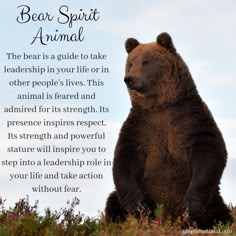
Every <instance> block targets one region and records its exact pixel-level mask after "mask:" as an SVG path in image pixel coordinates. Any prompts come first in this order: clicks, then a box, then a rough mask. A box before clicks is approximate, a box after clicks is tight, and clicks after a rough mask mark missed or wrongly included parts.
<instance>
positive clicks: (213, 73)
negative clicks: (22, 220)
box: [0, 0, 236, 215]
mask: <svg viewBox="0 0 236 236" xmlns="http://www.w3.org/2000/svg"><path fill="white" fill-rule="evenodd" d="M21 4H26V5H29V6H30V7H31V10H32V12H38V13H39V12H49V13H51V14H52V15H55V17H56V16H58V9H59V7H60V6H61V5H64V4H65V1H45V0H42V1H38V2H36V1H35V2H32V1H29V0H28V1H24V2H22V1H16V0H14V1H5V2H4V3H2V7H1V14H0V15H1V16H0V17H1V29H2V34H1V45H0V52H1V53H0V61H1V65H2V66H1V80H0V84H1V86H0V89H1V93H0V94H1V95H0V96H1V99H0V107H1V110H0V113H1V114H0V117H1V120H0V121H1V122H0V129H1V132H0V140H1V143H2V145H1V146H0V156H1V159H16V158H26V159H40V158H42V156H41V155H39V154H33V155H32V154H28V155H24V156H23V155H20V154H17V155H16V154H14V155H12V154H9V153H8V154H7V153H6V151H5V150H6V147H7V146H9V145H11V143H12V142H13V141H9V140H7V139H6V134H7V132H13V129H6V127H5V122H6V120H9V119H41V118H44V116H42V117H39V116H38V115H37V116H34V115H31V116H30V115H27V116H26V115H24V114H19V115H16V114H15V115H10V114H8V115H6V114H4V113H3V110H2V109H3V107H5V106H9V105H11V104H14V105H21V104H27V105H33V104H34V102H32V101H27V102H25V101H19V100H16V98H15V94H16V93H18V91H26V92H27V91H28V88H24V89H23V88H20V90H19V88H13V87H11V88H9V86H8V82H9V80H13V79H15V78H19V79H25V80H32V79H34V80H37V79H40V80H43V79H45V80H49V79H51V78H54V79H65V78H67V77H68V76H69V78H71V79H87V78H90V77H91V76H92V77H93V78H95V79H99V78H102V79H103V80H104V81H105V86H104V87H101V88H95V89H94V88H93V89H92V90H91V91H96V93H97V99H96V101H94V102H93V103H94V105H101V104H102V105H103V106H108V107H110V112H109V114H96V115H91V116H89V115H87V116H82V115H76V114H70V115H68V114H67V115H64V116H63V117H61V118H63V119H68V120H75V119H105V120H106V121H107V126H106V128H105V131H106V133H107V138H106V140H105V142H103V143H102V145H105V146H106V147H107V152H106V153H105V157H104V156H101V154H99V155H98V158H106V159H109V160H112V158H113V151H114V147H115V143H116V140H117V137H118V133H119V129H120V126H121V125H122V123H123V121H124V120H125V118H126V116H127V114H128V112H129V109H130V101H129V96H128V93H127V90H126V87H125V85H124V83H123V78H124V65H125V60H126V52H125V49H124V41H125V40H126V38H128V37H134V38H137V39H138V40H139V41H140V42H150V41H155V39H156V36H157V35H158V34H159V33H161V32H163V31H166V32H169V33H170V35H171V36H172V39H173V41H174V44H175V46H176V48H177V51H178V52H179V53H180V54H181V55H182V57H183V58H184V60H185V61H186V63H187V65H188V66H189V69H190V71H191V73H192V76H193V78H194V80H195V83H196V84H197V87H198V90H199V93H200V95H201V96H202V98H203V99H204V101H205V102H206V103H207V104H208V106H209V108H210V110H211V111H212V113H213V116H214V118H215V120H216V122H217V124H218V126H219V128H220V129H221V131H222V133H223V136H224V138H225V142H226V145H227V149H228V164H227V168H226V169H225V172H224V176H223V179H222V184H221V189H222V195H223V197H224V199H225V201H226V202H227V203H229V202H233V203H234V204H236V202H235V199H236V196H235V191H234V189H233V188H234V181H235V179H236V174H235V172H234V170H235V168H236V148H235V143H236V110H235V109H234V107H235V104H234V103H235V101H236V97H235V87H236V80H235V75H236V67H235V61H236V45H235V41H236V30H235V22H236V15H235V9H236V3H235V1H233V0H229V1H227V2H226V1H220V0H216V1H214V0H210V1H201V2H199V1H194V0H188V1H187V0H183V1H181V2H180V1H171V0H166V1H137V0H136V1H134V0H132V1H123V0H121V1H116V2H115V1H113V2H112V1H108V0H102V1H95V0H94V1H79V2H78V1H72V0H70V1H67V2H66V5H67V6H68V7H69V9H70V12H72V13H77V12H79V9H81V8H82V9H85V10H89V9H91V8H93V9H94V8H97V9H98V11H99V12H100V19H99V21H97V22H87V23H81V22H75V23H74V26H73V28H71V29H70V28H68V26H67V25H59V24H58V23H57V22H55V21H54V22H29V23H27V24H19V23H17V22H16V17H17V16H18V15H19V10H18V9H17V6H19V5H21ZM81 25H83V26H84V33H85V36H86V37H85V40H84V41H83V42H82V43H79V42H78V43H52V44H49V45H47V46H43V45H40V44H39V43H37V44H36V43H35V44H33V45H30V43H31V42H32V37H33V36H34V35H35V34H36V32H37V31H38V29H39V27H43V30H44V31H45V33H50V32H55V29H58V30H59V31H60V32H76V30H77V29H78V28H79V27H80V26H81ZM9 52H15V53H19V54H20V53H22V52H26V53H31V54H37V53H43V52H44V53H47V54H58V53H67V52H78V53H96V52H101V53H104V54H107V60H106V61H105V62H91V61H90V62H84V61H63V62H55V61H40V63H38V62H36V61H33V62H31V61H23V62H22V61H9V60H7V58H6V53H9ZM78 63H79V64H85V65H88V66H93V65H94V66H96V65H98V66H102V65H105V66H107V67H109V69H110V73H109V74H106V75H104V74H99V73H98V74H96V75H91V74H90V75H86V76H85V75H83V76H82V75H79V76H78V75H77V74H72V75H68V74H67V75H53V76H52V75H47V74H44V75H43V76H39V75H34V76H32V75H6V74H4V73H3V66H4V65H6V66H14V65H19V64H20V65H24V66H26V65H27V66H30V65H33V64H34V65H38V64H40V65H42V66H47V65H49V66H76V65H77V64H78ZM80 76H81V77H80ZM56 90H58V91H59V92H64V93H69V92H70V91H74V92H75V91H76V89H71V88H67V89H66V88H63V90H62V89H58V88H55V89H54V90H50V91H56ZM34 91H37V92H41V91H43V89H41V88H39V89H35V90H34ZM46 91H47V90H46ZM48 91H49V90H48ZM84 91H87V92H89V91H90V90H86V89H85V90H84ZM77 102H78V101H69V102H68V101H63V102H60V105H74V106H76V105H77V106H78V103H77ZM79 102H80V101H79ZM35 103H36V104H37V105H39V104H43V105H45V106H50V105H52V104H54V105H58V102H55V101H53V102H52V101H47V100H45V101H36V102H35ZM84 104H85V103H84ZM89 104H90V103H89ZM79 105H81V103H79ZM85 105H86V104H85ZM45 118H47V119H55V118H59V116H58V115H55V114H48V115H45ZM26 130H27V129H26ZM69 130H70V129H69ZM65 131H66V129H61V132H65ZM70 131H71V132H72V131H73V129H71V130H70ZM100 131H104V128H101V130H100ZM17 132H23V130H22V129H21V128H17ZM34 132H40V129H37V128H35V130H34ZM51 132H57V130H56V131H55V130H51ZM21 144H22V145H27V144H29V143H28V142H25V143H24V142H22V143H21ZM56 144H58V145H69V144H70V143H69V142H68V141H64V142H63V141H60V142H59V141H58V142H57V143H56ZM32 145H36V144H35V142H32ZM81 145H89V143H86V142H85V143H83V144H81ZM94 145H101V143H94ZM46 157H47V158H56V155H47V156H46ZM76 157H77V156H76V155H73V154H72V155H70V158H76ZM93 157H94V156H92V155H91V156H90V155H89V154H87V156H86V157H85V158H88V159H89V158H93ZM61 158H65V157H63V156H61ZM0 169H1V176H0V178H1V183H2V188H1V189H2V191H1V195H2V196H3V197H4V198H7V199H8V203H9V204H11V203H13V202H14V201H16V200H17V199H19V198H20V197H23V196H26V194H29V195H30V199H32V201H34V200H35V199H39V200H40V204H39V206H40V208H41V209H43V208H45V207H46V206H51V207H53V208H57V209H59V208H60V207H61V206H62V205H65V203H66V201H67V199H70V198H72V197H74V195H73V194H68V195H65V194H33V193H32V194H31V191H30V186H33V185H35V184H37V183H41V182H40V181H39V182H37V181H36V182H34V181H32V180H26V181H20V180H19V181H17V180H16V181H11V182H10V181H9V180H8V179H9V173H13V172H14V173H17V172H27V171H29V167H24V168H23V167H20V169H13V168H8V169H7V168H3V167H2V166H0ZM32 169H34V168H32ZM37 170H38V169H36V168H35V171H37ZM88 170H89V171H90V170H91V168H89V169H88ZM92 170H94V171H102V172H103V173H104V179H103V180H102V181H98V182H95V181H94V182H86V181H84V182H78V183H77V185H79V186H81V189H82V192H81V193H80V196H79V197H80V199H81V205H80V210H81V212H83V213H85V214H89V215H96V214H97V211H98V210H103V208H104V204H105V200H106V196H107V195H108V193H109V192H110V191H112V189H113V181H112V174H111V168H103V169H99V170H97V169H92ZM40 171H42V172H44V171H45V172H47V171H50V168H48V169H46V168H45V169H40ZM72 171H75V172H77V171H81V170H78V169H73V170H72ZM52 182H53V184H58V183H59V182H60V181H56V180H54V181H52ZM52 182H50V183H52ZM66 183H67V182H66V181H65V184H66ZM71 183H72V182H69V184H71ZM94 196H96V201H94ZM55 199H57V201H55Z"/></svg>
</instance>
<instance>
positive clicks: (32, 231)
mask: <svg viewBox="0 0 236 236" xmlns="http://www.w3.org/2000/svg"><path fill="white" fill-rule="evenodd" d="M4 203H5V201H4V200H2V199H0V236H95V235H96V236H160V235H176V236H178V235H191V234H192V235H201V236H204V235H211V236H213V235H222V236H223V235H236V223H235V222H234V223H233V224H232V225H231V226H230V227H228V226H226V225H217V226H215V228H214V230H213V231H200V230H198V229H196V228H190V229H187V230H182V229H181V227H180V226H179V225H180V223H181V222H177V223H176V224H175V225H171V223H170V222H168V221H167V222H165V223H163V222H161V220H160V218H159V220H158V219H157V220H155V221H153V222H150V220H149V219H148V217H146V216H143V217H141V218H140V219H136V218H134V217H132V216H128V218H127V220H126V221H125V222H124V223H122V224H108V223H106V222H105V220H104V216H103V215H100V216H98V217H97V218H89V217H84V216H83V215H82V214H81V213H80V212H77V213H75V208H76V207H77V206H78V204H79V201H78V199H73V200H72V202H68V203H67V206H66V207H65V208H61V209H60V210H59V211H54V212H52V211H51V210H50V209H46V210H45V213H44V215H43V216H40V215H39V213H38V209H37V205H38V202H36V203H35V204H34V205H33V206H31V205H30V204H29V199H28V197H27V198H23V199H20V200H19V201H18V202H17V203H15V206H14V207H13V208H9V209H5V206H4ZM231 209H232V215H233V216H234V219H235V220H236V208H235V207H231ZM160 212H161V211H159V213H160ZM159 213H158V214H159ZM219 232H220V234H219Z"/></svg>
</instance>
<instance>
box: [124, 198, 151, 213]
mask: <svg viewBox="0 0 236 236" xmlns="http://www.w3.org/2000/svg"><path fill="white" fill-rule="evenodd" d="M121 206H122V208H123V209H124V210H125V211H127V212H129V213H131V214H135V215H140V214H146V212H148V211H149V209H148V206H147V204H146V202H145V200H144V197H143V195H142V194H140V193H136V194H127V195H126V196H125V197H124V198H123V201H122V203H121Z"/></svg>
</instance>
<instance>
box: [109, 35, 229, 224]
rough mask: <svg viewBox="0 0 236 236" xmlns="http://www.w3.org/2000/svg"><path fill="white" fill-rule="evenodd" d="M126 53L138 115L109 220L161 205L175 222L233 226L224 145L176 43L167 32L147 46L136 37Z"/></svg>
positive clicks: (120, 157) (123, 151)
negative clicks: (185, 217)
mask: <svg viewBox="0 0 236 236" xmlns="http://www.w3.org/2000/svg"><path fill="white" fill-rule="evenodd" d="M125 47H126V51H127V53H128V58H127V62H126V74H125V78H124V81H125V83H126V85H127V87H128V91H129V94H130V98H131V102H132V108H131V111H130V113H129V116H128V118H127V120H126V121H125V122H124V124H123V126H122V128H121V131H120V135H119V139H118V142H117V145H116V149H115V156H114V163H113V177H114V183H115V187H116V191H114V192H112V193H111V194H110V196H109V197H108V199H107V203H106V208H105V215H106V219H108V220H112V221H117V220H124V219H125V217H126V215H127V213H128V212H131V213H133V214H135V215H137V214H138V213H139V211H140V209H146V210H147V211H151V212H153V210H154V209H155V208H156V207H157V204H159V205H160V204H162V205H164V217H168V216H170V217H171V219H172V221H175V220H176V219H177V218H178V216H181V215H182V214H183V213H184V212H186V211H187V212H188V213H189V215H190V219H191V220H192V221H194V222H196V223H197V226H198V227H199V228H203V229H205V228H212V227H213V225H214V224H215V223H217V222H223V223H227V222H231V221H232V216H231V215H230V210H229V209H228V208H227V206H226V205H225V203H224V201H223V199H222V197H221V195H220V190H219V184H220V179H221V176H222V173H223V170H224V168H225V165H226V160H227V151H226V147H225V143H224V140H223V137H222V135H221V132H220V131H219V129H218V127H217V125H216V123H215V121H214V119H213V117H212V115H211V112H210V111H209V110H208V108H207V106H206V104H205V103H204V102H203V101H202V99H201V97H200V96H199V94H198V91H197V89H196V86H195V83H194V81H193V79H192V77H191V74H190V72H189V70H188V67H187V65H186V64H185V63H184V61H183V59H182V58H181V56H180V55H179V54H178V53H177V52H176V49H175V47H174V45H173V43H172V39H171V37H170V36H169V34H167V33H162V34H160V35H159V36H158V37H157V40H156V42H153V43H148V44H141V43H139V42H138V41H137V40H136V39H133V38H129V39H128V40H127V41H126V44H125Z"/></svg>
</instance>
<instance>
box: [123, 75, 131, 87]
mask: <svg viewBox="0 0 236 236" xmlns="http://www.w3.org/2000/svg"><path fill="white" fill-rule="evenodd" d="M124 81H125V83H126V85H127V87H128V88H132V87H133V78H132V77H131V76H125V78H124Z"/></svg>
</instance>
